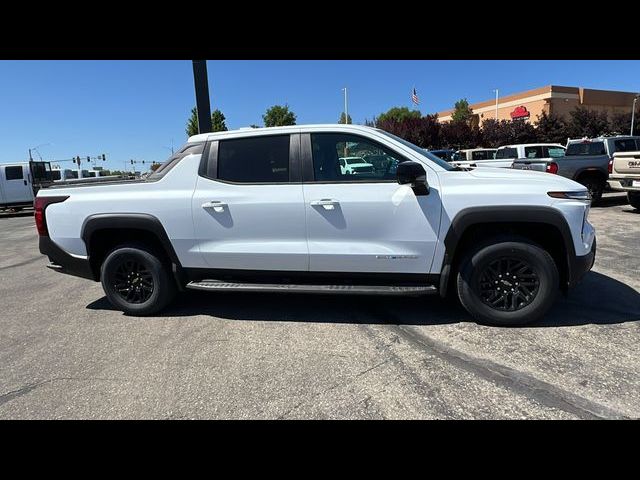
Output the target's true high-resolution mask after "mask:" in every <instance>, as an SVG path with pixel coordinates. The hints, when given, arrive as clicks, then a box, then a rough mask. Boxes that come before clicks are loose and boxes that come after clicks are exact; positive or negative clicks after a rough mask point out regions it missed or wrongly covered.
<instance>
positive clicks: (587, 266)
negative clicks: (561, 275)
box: [568, 237, 596, 288]
mask: <svg viewBox="0 0 640 480" xmlns="http://www.w3.org/2000/svg"><path fill="white" fill-rule="evenodd" d="M595 261H596V239H595V237H594V239H593V244H592V245H591V251H590V252H589V253H587V254H586V255H582V256H580V257H579V256H575V257H571V258H570V259H569V278H568V287H569V288H572V287H575V286H576V285H577V284H578V283H579V282H580V280H581V279H582V277H584V275H585V274H586V273H587V272H588V271H589V270H591V267H593V264H594V262H595Z"/></svg>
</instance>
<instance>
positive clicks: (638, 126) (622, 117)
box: [609, 112, 640, 135]
mask: <svg viewBox="0 0 640 480" xmlns="http://www.w3.org/2000/svg"><path fill="white" fill-rule="evenodd" d="M633 123H634V126H633V134H634V135H637V134H638V133H640V114H639V113H638V112H636V115H635V118H634V122H633ZM609 133H610V134H612V135H629V134H630V133H631V112H629V113H614V114H613V115H612V116H611V121H610V122H609Z"/></svg>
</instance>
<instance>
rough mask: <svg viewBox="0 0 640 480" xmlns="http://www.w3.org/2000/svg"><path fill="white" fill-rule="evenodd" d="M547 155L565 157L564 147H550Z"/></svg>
mask: <svg viewBox="0 0 640 480" xmlns="http://www.w3.org/2000/svg"><path fill="white" fill-rule="evenodd" d="M546 150H547V155H546V156H547V157H551V158H558V157H564V148H560V147H548V148H547V149H546Z"/></svg>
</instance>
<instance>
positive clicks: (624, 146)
mask: <svg viewBox="0 0 640 480" xmlns="http://www.w3.org/2000/svg"><path fill="white" fill-rule="evenodd" d="M613 146H614V149H615V151H616V152H633V151H635V150H637V147H636V141H635V140H634V139H633V138H628V139H626V140H615V141H614V142H613Z"/></svg>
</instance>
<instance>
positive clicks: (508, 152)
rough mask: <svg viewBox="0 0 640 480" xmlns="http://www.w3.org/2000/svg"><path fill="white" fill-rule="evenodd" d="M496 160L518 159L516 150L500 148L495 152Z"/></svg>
mask: <svg viewBox="0 0 640 480" xmlns="http://www.w3.org/2000/svg"><path fill="white" fill-rule="evenodd" d="M496 158H502V159H512V158H518V150H516V149H515V148H501V149H499V150H498V151H497V152H496Z"/></svg>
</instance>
